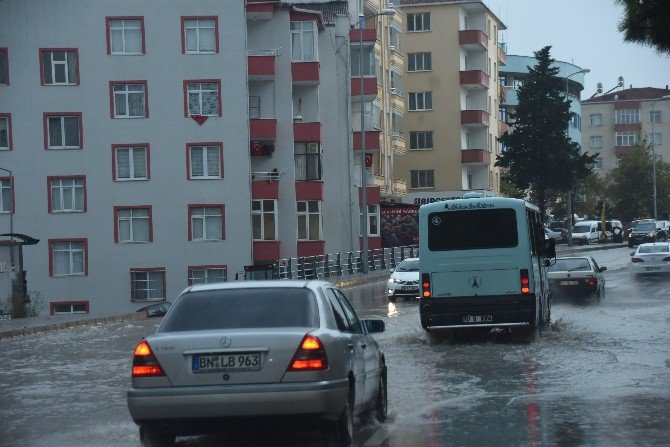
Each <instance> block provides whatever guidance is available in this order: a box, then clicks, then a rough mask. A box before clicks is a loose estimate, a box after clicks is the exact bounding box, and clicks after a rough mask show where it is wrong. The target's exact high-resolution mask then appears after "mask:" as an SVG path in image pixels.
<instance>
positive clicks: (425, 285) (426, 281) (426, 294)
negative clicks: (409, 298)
mask: <svg viewBox="0 0 670 447" xmlns="http://www.w3.org/2000/svg"><path fill="white" fill-rule="evenodd" d="M421 297H422V298H430V273H423V274H422V275H421Z"/></svg>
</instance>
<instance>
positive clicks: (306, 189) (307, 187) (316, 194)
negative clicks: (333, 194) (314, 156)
mask: <svg viewBox="0 0 670 447" xmlns="http://www.w3.org/2000/svg"><path fill="white" fill-rule="evenodd" d="M295 199H296V200H323V180H299V181H297V182H295Z"/></svg>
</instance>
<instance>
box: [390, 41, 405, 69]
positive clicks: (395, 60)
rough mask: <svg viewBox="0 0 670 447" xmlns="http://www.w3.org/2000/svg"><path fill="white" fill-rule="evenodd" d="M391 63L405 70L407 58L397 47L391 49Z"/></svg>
mask: <svg viewBox="0 0 670 447" xmlns="http://www.w3.org/2000/svg"><path fill="white" fill-rule="evenodd" d="M389 61H390V62H391V64H393V65H395V66H396V67H398V68H402V69H403V70H404V69H405V56H404V55H403V54H402V53H401V52H400V50H399V49H397V48H396V47H393V46H391V47H389Z"/></svg>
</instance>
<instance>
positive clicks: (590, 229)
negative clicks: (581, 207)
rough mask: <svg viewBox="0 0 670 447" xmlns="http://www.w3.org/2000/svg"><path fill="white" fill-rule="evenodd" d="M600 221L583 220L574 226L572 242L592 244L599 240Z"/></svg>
mask: <svg viewBox="0 0 670 447" xmlns="http://www.w3.org/2000/svg"><path fill="white" fill-rule="evenodd" d="M598 234H599V233H598V222H597V221H595V220H583V221H581V222H577V223H576V224H575V226H574V227H572V242H573V243H574V244H583V245H587V244H591V243H595V242H598Z"/></svg>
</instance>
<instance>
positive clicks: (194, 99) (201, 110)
mask: <svg viewBox="0 0 670 447" xmlns="http://www.w3.org/2000/svg"><path fill="white" fill-rule="evenodd" d="M220 93H221V81H220V80H218V79H216V80H202V81H184V116H190V115H204V116H217V115H218V116H221V94H220Z"/></svg>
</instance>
